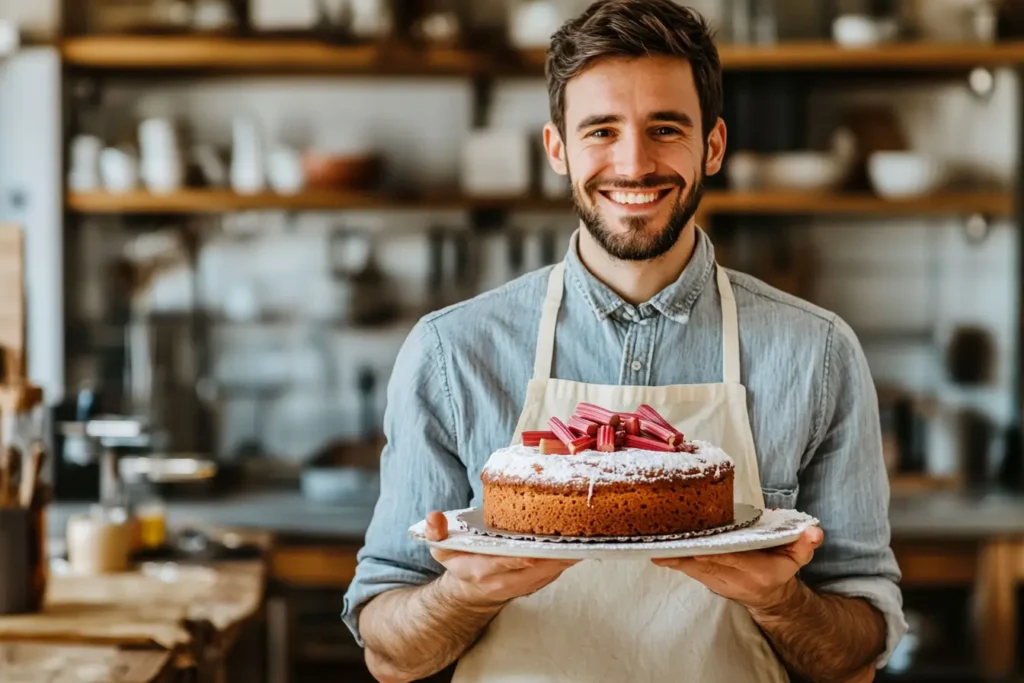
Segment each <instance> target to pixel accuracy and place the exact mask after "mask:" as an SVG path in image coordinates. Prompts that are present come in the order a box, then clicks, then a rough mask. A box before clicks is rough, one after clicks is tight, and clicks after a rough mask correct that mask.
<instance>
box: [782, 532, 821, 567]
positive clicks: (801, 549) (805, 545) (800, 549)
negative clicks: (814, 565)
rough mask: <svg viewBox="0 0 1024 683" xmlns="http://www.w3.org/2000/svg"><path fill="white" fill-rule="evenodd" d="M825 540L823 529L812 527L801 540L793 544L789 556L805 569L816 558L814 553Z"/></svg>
mask: <svg viewBox="0 0 1024 683" xmlns="http://www.w3.org/2000/svg"><path fill="white" fill-rule="evenodd" d="M824 540H825V532H824V531H822V530H821V527H817V526H812V527H810V528H808V529H807V531H805V532H804V533H803V535H802V536H800V538H799V539H797V540H796V541H794V542H793V544H792V545H791V546H790V547H789V554H790V556H791V557H792V558H793V559H794V560H795V561H796V562H798V563H800V566H801V567H803V566H804V565H806V564H807V563H808V562H810V561H811V558H812V557H814V551H815V550H817V549H818V548H819V547H820V546H821V544H822V542H824Z"/></svg>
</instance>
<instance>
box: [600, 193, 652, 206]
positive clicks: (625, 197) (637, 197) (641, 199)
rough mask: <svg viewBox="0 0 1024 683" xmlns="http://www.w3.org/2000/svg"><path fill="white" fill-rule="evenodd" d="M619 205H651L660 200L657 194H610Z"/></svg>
mask: <svg viewBox="0 0 1024 683" xmlns="http://www.w3.org/2000/svg"><path fill="white" fill-rule="evenodd" d="M608 195H609V196H610V197H611V198H612V201H613V202H615V203H617V204H650V203H651V202H653V201H655V200H656V199H657V198H658V193H657V192H609V193H608Z"/></svg>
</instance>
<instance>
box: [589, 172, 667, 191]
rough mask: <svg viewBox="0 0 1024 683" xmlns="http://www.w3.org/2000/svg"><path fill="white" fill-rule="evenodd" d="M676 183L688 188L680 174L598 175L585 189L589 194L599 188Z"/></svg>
mask: <svg viewBox="0 0 1024 683" xmlns="http://www.w3.org/2000/svg"><path fill="white" fill-rule="evenodd" d="M666 185H674V186H676V187H679V188H682V189H684V190H685V189H686V181H685V180H683V177H682V176H680V175H675V174H673V175H654V174H651V175H645V176H644V177H642V178H605V177H602V176H598V177H596V178H591V179H590V180H588V181H587V182H586V183H585V184H584V186H583V189H584V190H585V191H586V192H587V193H588V194H589V193H592V192H595V191H596V190H597V188H599V187H604V188H611V189H615V190H646V189H649V188H652V187H665V186H666Z"/></svg>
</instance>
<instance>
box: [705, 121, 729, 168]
mask: <svg viewBox="0 0 1024 683" xmlns="http://www.w3.org/2000/svg"><path fill="white" fill-rule="evenodd" d="M725 140H726V130H725V121H723V120H722V119H721V118H719V119H718V120H717V121H716V122H715V127H714V128H712V129H711V132H710V133H709V134H708V139H707V145H708V161H707V167H706V171H705V172H706V173H707V174H708V175H715V174H716V173H718V172H719V171H720V170H721V169H722V159H724V158H725Z"/></svg>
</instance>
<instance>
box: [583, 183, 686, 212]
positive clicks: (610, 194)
mask: <svg viewBox="0 0 1024 683" xmlns="http://www.w3.org/2000/svg"><path fill="white" fill-rule="evenodd" d="M599 192H600V193H601V195H602V196H603V197H605V198H606V199H608V200H609V201H611V202H612V203H614V204H618V205H619V206H624V207H629V208H630V209H647V208H651V207H652V206H654V205H655V204H657V203H658V202H660V201H661V200H662V199H664V198H665V197H667V196H668V195H669V193H670V192H672V188H665V189H661V190H599Z"/></svg>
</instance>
